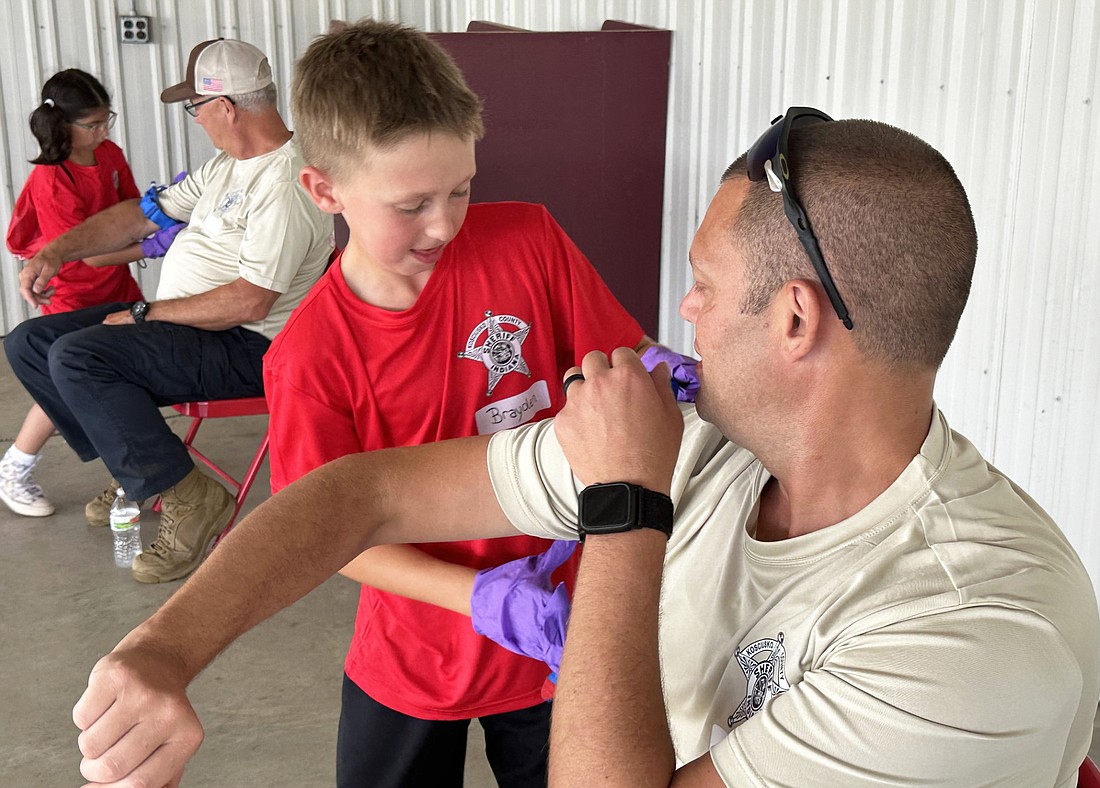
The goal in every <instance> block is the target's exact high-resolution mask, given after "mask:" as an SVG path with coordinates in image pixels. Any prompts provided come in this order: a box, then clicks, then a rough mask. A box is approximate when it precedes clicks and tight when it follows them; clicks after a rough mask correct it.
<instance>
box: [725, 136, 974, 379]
mask: <svg viewBox="0 0 1100 788" xmlns="http://www.w3.org/2000/svg"><path fill="white" fill-rule="evenodd" d="M789 160H790V162H791V171H792V173H793V177H794V186H795V193H796V194H797V195H798V198H799V201H800V202H801V203H802V206H803V207H804V208H805V210H806V214H807V215H808V216H809V218H810V222H811V223H812V225H813V229H814V234H815V235H816V236H817V238H818V242H819V243H820V245H821V251H822V254H823V255H824V257H825V264H826V265H827V266H828V267H829V272H830V273H831V274H832V276H833V279H834V280H835V281H836V285H837V289H838V290H839V291H840V295H841V298H843V299H844V302H845V304H846V305H847V307H848V310H849V312H850V313H851V317H852V322H853V326H854V328H853V331H852V337H853V339H854V341H855V343H856V346H857V347H858V348H859V349H860V351H861V352H862V353H864V354H865V355H866V356H867V357H869V358H873V359H877V360H879V361H882V362H885V363H887V364H899V365H902V366H907V367H932V368H937V367H939V365H940V363H941V362H942V361H943V358H944V356H945V355H946V353H947V348H948V347H949V346H950V344H951V340H952V339H953V338H954V336H955V330H956V328H957V327H958V324H959V318H960V316H961V315H962V311H963V307H965V306H966V300H967V297H968V295H969V293H970V283H971V279H972V277H973V273H974V262H975V259H976V256H977V249H978V240H977V232H976V230H975V227H974V216H973V214H972V213H971V211H970V203H969V201H968V200H967V198H966V192H965V191H964V190H963V187H962V184H961V183H960V182H959V179H958V177H957V176H956V175H955V171H954V170H953V169H952V168H951V165H950V164H948V162H947V160H946V159H945V158H944V157H943V156H942V155H941V154H940V153H939V152H938V151H937V150H936V149H934V148H933V147H932V146H930V145H928V144H927V143H926V142H924V141H923V140H921V139H919V138H918V137H916V136H914V135H912V134H910V133H908V132H906V131H903V130H901V129H898V128H895V127H893V126H889V125H887V124H885V123H879V122H877V121H871V120H840V121H833V122H827V123H817V124H814V125H812V126H808V127H804V128H801V129H797V130H793V131H792V132H791V134H790V138H789ZM736 177H742V178H747V177H748V176H747V171H746V156H745V155H742V156H741V157H740V158H738V159H737V161H735V162H734V163H733V164H731V165H730V166H729V168H728V169H727V170H726V172H725V174H724V175H723V176H722V180H723V181H726V180H729V179H731V178H736ZM730 230H731V233H732V238H733V242H734V245H735V247H736V248H737V249H738V251H739V252H740V253H741V254H742V255H743V256H744V266H745V297H744V300H743V301H742V303H741V309H742V311H743V312H745V313H748V314H758V313H759V312H761V311H762V310H763V309H764V308H765V307H766V306H767V304H768V302H769V301H770V300H771V297H772V296H773V295H774V293H775V292H776V290H778V289H779V288H780V287H782V286H783V284H784V283H786V282H788V281H790V280H792V279H812V280H815V281H816V280H817V275H816V274H815V273H814V269H813V264H812V263H811V262H810V258H809V256H808V255H807V254H806V250H805V249H804V248H803V247H802V245H801V243H799V241H798V236H797V234H796V233H795V230H794V228H793V227H792V226H791V224H790V223H789V222H788V221H787V218H786V216H785V215H784V214H783V198H782V196H781V195H780V194H778V193H776V192H773V191H771V189H770V188H769V187H768V183H767V181H757V182H753V183H749V189H748V193H747V196H746V197H745V201H744V204H743V205H742V206H741V210H740V212H739V214H738V216H737V219H736V221H735V222H734V223H733V224H732V225H731V228H730ZM824 309H825V310H826V313H825V316H824V319H826V320H835V319H837V318H836V316H835V314H834V313H833V310H832V307H831V305H830V304H829V302H828V301H827V300H826V301H824Z"/></svg>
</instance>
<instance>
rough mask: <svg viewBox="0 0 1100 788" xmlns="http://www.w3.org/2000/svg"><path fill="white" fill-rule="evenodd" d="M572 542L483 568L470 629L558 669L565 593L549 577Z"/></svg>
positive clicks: (566, 614) (472, 603)
mask: <svg viewBox="0 0 1100 788" xmlns="http://www.w3.org/2000/svg"><path fill="white" fill-rule="evenodd" d="M576 547H577V543H576V542H554V544H552V545H550V549H549V550H547V551H546V552H545V553H542V554H540V555H529V556H525V557H524V558H517V559H516V560H515V561H509V562H508V563H506V564H501V565H500V566H494V567H491V568H489V569H482V570H481V571H480V572H478V573H477V576H476V577H475V578H474V590H473V593H472V594H470V614H471V617H472V618H473V624H474V631H475V632H477V633H478V634H479V635H484V636H485V637H487V638H489V639H490V640H492V641H493V642H495V643H498V644H500V645H501V646H504V648H506V649H508V650H509V651H512V652H515V653H516V654H520V655H522V656H525V657H533V658H535V659H541V660H542V661H543V662H545V663H546V664H547V665H549V666H550V669H551V670H552V671H554V672H555V673H556V672H557V671H559V670H560V669H561V651H562V647H563V646H564V645H565V626H566V624H567V623H568V622H569V593H568V592H567V591H566V590H565V584H564V583H558V586H557V588H553V587H551V585H550V575H551V574H552V573H553V572H554V570H555V569H557V568H558V567H559V566H561V565H562V564H563V563H565V562H566V560H568V558H569V556H571V555H572V554H573V550H575V549H576Z"/></svg>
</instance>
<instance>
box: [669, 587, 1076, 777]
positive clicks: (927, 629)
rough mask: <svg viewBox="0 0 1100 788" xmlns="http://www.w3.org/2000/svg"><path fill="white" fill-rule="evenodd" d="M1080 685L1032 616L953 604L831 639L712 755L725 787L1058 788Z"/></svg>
mask: <svg viewBox="0 0 1100 788" xmlns="http://www.w3.org/2000/svg"><path fill="white" fill-rule="evenodd" d="M677 591H682V589H678V590H677ZM672 592H673V590H672V589H669V590H668V593H672ZM975 645H978V646H980V647H979V648H975ZM976 657H977V658H976ZM994 663H995V665H996V667H995V668H994V667H993V665H994ZM1082 686H1083V682H1082V677H1081V672H1080V668H1079V667H1078V666H1077V663H1076V661H1075V660H1074V659H1073V656H1072V652H1071V651H1070V649H1069V647H1068V646H1067V645H1066V644H1065V642H1064V641H1063V640H1062V638H1061V637H1060V636H1059V635H1058V633H1057V631H1055V630H1054V627H1053V626H1052V625H1051V624H1050V623H1049V622H1048V621H1046V620H1045V619H1043V618H1041V617H1040V616H1038V615H1036V614H1034V613H1032V612H1030V611H1025V610H1020V609H1015V608H1007V607H995V606H992V605H975V606H969V607H960V608H951V609H949V610H947V611H944V612H940V613H935V614H931V615H924V616H920V617H916V618H912V619H908V620H904V621H902V622H899V623H896V624H892V625H890V626H887V627H884V628H882V629H879V630H874V631H872V632H869V633H866V634H861V635H858V636H855V637H853V638H851V639H850V640H847V641H845V642H841V643H839V644H837V645H836V646H834V647H833V648H832V649H831V650H830V651H829V652H828V653H827V654H825V655H824V656H823V658H822V660H821V664H820V665H816V666H813V667H812V668H811V669H810V670H808V671H807V672H806V673H804V674H803V676H802V679H801V681H799V682H797V683H796V684H794V685H793V686H791V687H790V689H789V690H786V691H784V692H782V694H777V695H775V696H774V697H773V698H772V699H771V701H770V702H768V703H766V704H765V705H764V706H763V707H762V708H761V709H760V710H759V711H757V712H756V713H755V714H754V715H753V716H751V717H749V718H748V719H747V720H746V721H745V722H743V723H741V724H740V725H739V726H738V727H736V728H734V729H733V730H732V731H731V732H730V734H729V735H728V736H727V737H726V738H725V739H723V740H721V741H719V742H718V743H717V744H715V745H714V746H713V747H712V748H711V751H710V752H711V757H712V759H713V761H714V764H715V767H716V768H717V770H718V772H719V774H720V775H721V777H722V779H723V780H724V781H725V783H726V785H731V786H732V785H736V786H759V787H760V788H764V787H765V786H773V785H810V784H813V785H830V786H831V785H844V786H852V787H853V788H858V787H860V786H865V787H866V788H871V787H872V786H881V785H897V786H930V785H943V786H949V785H1005V786H1009V785H1011V786H1021V787H1022V786H1033V785H1057V784H1059V774H1058V773H1059V767H1060V765H1061V763H1062V761H1063V759H1064V757H1065V755H1064V754H1065V747H1066V741H1067V738H1068V736H1069V726H1070V723H1071V722H1072V718H1073V714H1072V713H1070V714H1067V713H1066V709H1067V708H1068V709H1075V708H1077V706H1078V704H1079V702H1080V693H1081V691H1082V689H1081V688H1082ZM1073 757H1074V758H1076V756H1073ZM1079 761H1080V758H1077V759H1076V761H1075V762H1074V764H1075V765H1076V763H1077V762H1079ZM807 775H812V780H810V781H807Z"/></svg>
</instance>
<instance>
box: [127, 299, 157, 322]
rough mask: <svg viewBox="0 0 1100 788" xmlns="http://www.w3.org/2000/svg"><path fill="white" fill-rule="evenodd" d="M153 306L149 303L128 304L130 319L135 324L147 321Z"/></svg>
mask: <svg viewBox="0 0 1100 788" xmlns="http://www.w3.org/2000/svg"><path fill="white" fill-rule="evenodd" d="M152 309H153V304H152V303H150V302H149V301H135V302H134V303H132V304H130V317H132V318H133V319H134V323H135V324H141V323H144V322H145V321H147V320H149V319H150V317H149V315H150V312H152Z"/></svg>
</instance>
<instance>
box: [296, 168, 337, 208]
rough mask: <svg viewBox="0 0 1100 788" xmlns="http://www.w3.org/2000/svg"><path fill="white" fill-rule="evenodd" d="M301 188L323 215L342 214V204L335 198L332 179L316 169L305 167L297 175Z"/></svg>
mask: <svg viewBox="0 0 1100 788" xmlns="http://www.w3.org/2000/svg"><path fill="white" fill-rule="evenodd" d="M298 180H299V181H300V182H301V184H302V187H303V188H304V189H305V190H306V192H307V193H308V194H309V196H310V198H311V199H312V200H313V202H314V203H316V205H317V207H318V208H320V209H321V210H322V211H324V212H325V213H343V211H344V204H343V203H342V202H340V200H339V199H338V198H337V197H336V192H335V188H334V185H333V183H332V179H331V178H330V177H329V176H327V175H325V174H324V173H323V172H321V171H320V170H319V169H317V168H316V167H310V166H306V167H303V168H302V171H301V172H300V173H298Z"/></svg>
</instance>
